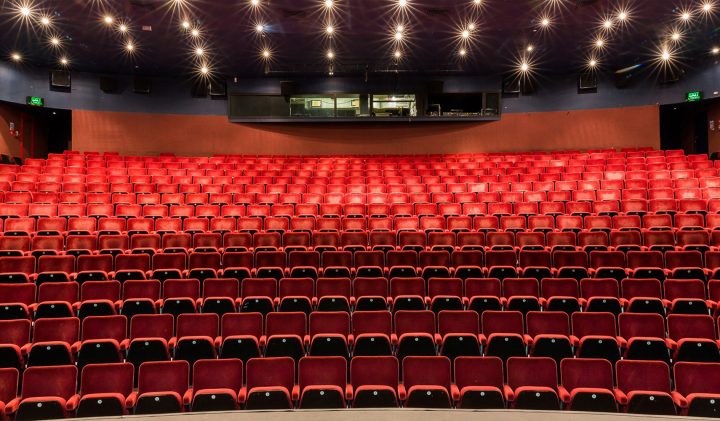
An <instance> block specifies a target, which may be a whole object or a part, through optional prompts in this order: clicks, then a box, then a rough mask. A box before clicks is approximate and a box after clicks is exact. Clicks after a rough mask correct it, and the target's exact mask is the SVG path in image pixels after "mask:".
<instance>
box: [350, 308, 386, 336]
mask: <svg viewBox="0 0 720 421" xmlns="http://www.w3.org/2000/svg"><path fill="white" fill-rule="evenodd" d="M352 332H353V335H354V336H355V337H357V336H358V335H361V334H363V333H375V334H384V335H387V336H388V337H389V336H390V334H391V333H392V314H390V312H389V311H356V312H354V313H353V314H352Z"/></svg>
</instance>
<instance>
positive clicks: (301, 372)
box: [298, 357, 347, 393]
mask: <svg viewBox="0 0 720 421" xmlns="http://www.w3.org/2000/svg"><path fill="white" fill-rule="evenodd" d="M298 385H299V386H300V392H301V393H302V391H303V390H304V389H305V387H307V386H324V385H327V386H337V387H339V388H340V389H341V390H343V391H344V390H345V388H346V387H347V360H346V359H345V358H343V357H303V358H301V359H300V363H299V366H298Z"/></svg>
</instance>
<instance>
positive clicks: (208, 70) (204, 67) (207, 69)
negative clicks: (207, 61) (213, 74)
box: [200, 66, 210, 75]
mask: <svg viewBox="0 0 720 421" xmlns="http://www.w3.org/2000/svg"><path fill="white" fill-rule="evenodd" d="M200 73H202V74H204V75H206V74H208V73H210V69H209V68H208V67H207V66H202V67H201V68H200Z"/></svg>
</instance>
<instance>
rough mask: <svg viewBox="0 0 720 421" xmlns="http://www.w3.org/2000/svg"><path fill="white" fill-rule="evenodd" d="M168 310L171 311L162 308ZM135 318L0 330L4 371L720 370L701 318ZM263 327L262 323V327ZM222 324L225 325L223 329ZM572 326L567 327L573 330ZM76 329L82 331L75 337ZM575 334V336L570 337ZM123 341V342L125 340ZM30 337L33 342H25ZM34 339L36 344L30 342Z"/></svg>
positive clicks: (372, 314) (9, 323) (454, 314)
mask: <svg viewBox="0 0 720 421" xmlns="http://www.w3.org/2000/svg"><path fill="white" fill-rule="evenodd" d="M167 305H168V306H169V305H172V303H171V301H168V303H167ZM176 318H177V322H175V317H174V316H173V315H172V314H168V313H161V314H136V315H134V316H132V318H131V321H130V323H129V329H128V322H127V318H126V317H125V316H124V315H113V316H87V317H85V318H84V319H82V322H81V319H79V318H76V317H55V318H41V319H38V320H36V321H35V322H34V323H33V324H32V328H31V322H30V321H29V320H26V319H14V320H2V321H0V326H1V327H2V328H3V330H2V332H0V335H1V336H0V339H2V340H1V341H0V353H2V355H3V362H2V366H3V367H13V368H16V369H19V370H22V369H24V368H25V367H36V366H48V365H62V364H77V365H78V366H79V367H80V368H82V367H84V366H85V365H87V364H92V363H96V362H122V361H127V362H130V363H132V364H133V365H134V366H135V367H136V368H137V367H139V366H140V364H142V363H143V362H147V361H166V360H170V359H171V358H172V359H175V360H186V361H190V362H191V363H192V362H194V361H197V360H199V359H208V358H212V359H215V358H220V359H226V358H239V359H242V360H243V361H247V360H248V359H250V358H259V357H261V356H262V357H277V356H286V357H291V358H293V359H295V360H298V359H300V358H302V357H304V356H306V355H308V356H327V355H333V356H340V357H345V358H350V357H351V356H368V355H394V356H396V357H397V358H398V359H399V360H403V359H404V358H405V357H408V356H418V355H442V356H446V357H448V358H450V359H455V358H457V357H460V356H481V355H483V356H492V357H498V358H501V359H502V360H503V361H506V360H507V359H508V358H510V357H517V356H532V357H549V358H553V359H554V360H555V361H557V362H558V363H560V362H561V361H562V360H564V359H567V358H571V359H572V358H575V357H577V358H601V359H605V360H607V361H610V362H613V363H614V362H616V361H619V360H620V359H625V360H651V361H663V362H665V363H666V364H669V365H672V364H675V363H678V362H685V361H690V362H720V348H719V347H720V344H719V343H718V339H717V338H718V333H717V329H716V323H715V319H714V318H713V317H711V316H709V315H707V314H705V315H686V314H671V315H668V316H667V325H666V319H665V318H664V317H663V316H661V315H659V314H652V313H632V312H625V313H621V314H620V315H619V316H618V318H617V324H616V318H615V316H614V315H613V314H612V313H608V312H597V313H595V312H576V313H573V314H572V318H570V317H569V316H568V314H567V313H565V312H560V311H556V312H553V311H542V312H541V311H530V312H528V313H527V315H526V316H523V314H522V313H521V312H519V311H511V310H505V311H496V310H486V311H484V312H483V313H482V316H480V317H479V316H478V314H477V312H475V311H453V310H443V311H440V312H439V314H438V315H437V316H436V315H435V313H433V312H432V311H429V310H398V311H396V312H395V313H394V314H393V313H390V312H389V311H356V312H354V313H352V315H351V314H349V313H347V312H323V311H315V312H312V313H310V316H309V317H308V316H307V315H306V314H305V313H302V312H270V313H267V315H265V316H264V318H263V316H262V314H261V313H225V314H224V315H223V316H222V319H220V318H219V317H218V315H217V314H215V313H181V314H179V315H177V317H176ZM263 319H264V322H263ZM220 320H221V321H220ZM571 320H572V323H571ZM81 324H82V330H81ZM571 326H572V328H571ZM128 332H129V333H128ZM31 334H32V336H31ZM31 338H32V339H31Z"/></svg>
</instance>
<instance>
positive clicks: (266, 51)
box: [262, 48, 270, 58]
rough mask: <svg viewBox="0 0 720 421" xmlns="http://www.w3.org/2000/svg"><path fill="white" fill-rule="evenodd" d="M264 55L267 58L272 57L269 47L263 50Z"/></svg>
mask: <svg viewBox="0 0 720 421" xmlns="http://www.w3.org/2000/svg"><path fill="white" fill-rule="evenodd" d="M262 56H263V57H265V58H270V50H268V49H267V48H266V49H264V50H263V52H262Z"/></svg>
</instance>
